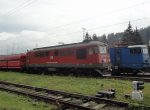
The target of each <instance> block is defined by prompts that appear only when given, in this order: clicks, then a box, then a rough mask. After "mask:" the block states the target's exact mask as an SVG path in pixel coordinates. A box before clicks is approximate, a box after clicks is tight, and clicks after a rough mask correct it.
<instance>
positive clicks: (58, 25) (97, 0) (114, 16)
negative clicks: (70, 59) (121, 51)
mask: <svg viewBox="0 0 150 110" xmlns="http://www.w3.org/2000/svg"><path fill="white" fill-rule="evenodd" d="M149 14H150V0H0V54H6V53H8V54H10V53H20V52H25V51H26V50H27V49H32V48H34V47H42V46H51V45H57V44H58V42H64V43H72V42H80V41H82V39H83V37H82V36H83V31H82V28H86V30H87V31H88V32H89V34H93V33H96V34H97V35H102V34H108V33H112V32H121V31H124V30H125V29H126V28H127V24H128V23H127V22H128V21H131V24H132V26H133V28H135V27H136V26H137V27H138V28H144V27H147V26H149V25H150V15H149ZM144 18H145V19H144Z"/></svg>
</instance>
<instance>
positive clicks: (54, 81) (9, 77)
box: [0, 72, 150, 106]
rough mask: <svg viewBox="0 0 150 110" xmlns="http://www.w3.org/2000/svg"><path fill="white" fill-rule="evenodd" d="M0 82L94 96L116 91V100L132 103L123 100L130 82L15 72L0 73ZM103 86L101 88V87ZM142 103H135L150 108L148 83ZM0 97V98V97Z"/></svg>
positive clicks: (130, 86) (128, 91) (130, 88)
mask: <svg viewBox="0 0 150 110" xmlns="http://www.w3.org/2000/svg"><path fill="white" fill-rule="evenodd" d="M0 80H5V81H10V82H15V83H20V84H29V85H33V86H38V87H46V88H49V89H54V90H61V91H67V92H72V93H80V94H84V95H95V94H96V93H97V92H98V91H99V90H107V89H110V88H114V89H116V98H115V99H116V100H120V101H127V102H134V101H132V100H129V99H125V98H124V94H129V93H131V92H132V81H122V80H113V79H95V78H76V77H71V76H68V77H64V76H48V75H34V74H25V73H15V72H0ZM102 84H103V87H101V85H102ZM143 92H144V101H138V102H136V103H139V104H144V105H148V106H150V83H145V89H144V90H143ZM0 97H1V96H0Z"/></svg>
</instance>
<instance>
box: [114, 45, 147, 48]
mask: <svg viewBox="0 0 150 110" xmlns="http://www.w3.org/2000/svg"><path fill="white" fill-rule="evenodd" d="M123 47H127V48H136V47H141V48H145V47H147V45H129V46H124V45H122V46H115V47H112V48H123Z"/></svg>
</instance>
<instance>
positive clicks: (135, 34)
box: [133, 27, 144, 44]
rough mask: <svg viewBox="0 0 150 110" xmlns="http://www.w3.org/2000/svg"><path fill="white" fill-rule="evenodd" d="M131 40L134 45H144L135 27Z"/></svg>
mask: <svg viewBox="0 0 150 110" xmlns="http://www.w3.org/2000/svg"><path fill="white" fill-rule="evenodd" d="M133 40H134V42H135V43H136V44H144V43H143V41H142V38H141V35H140V33H139V31H138V29H137V27H136V30H135V31H134V39H133Z"/></svg>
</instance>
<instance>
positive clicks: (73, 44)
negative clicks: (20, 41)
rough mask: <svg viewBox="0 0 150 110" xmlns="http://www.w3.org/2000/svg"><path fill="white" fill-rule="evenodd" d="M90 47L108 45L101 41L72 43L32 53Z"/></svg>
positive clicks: (44, 48) (42, 48) (43, 48)
mask: <svg viewBox="0 0 150 110" xmlns="http://www.w3.org/2000/svg"><path fill="white" fill-rule="evenodd" d="M90 45H103V46H107V44H105V43H103V42H100V41H91V42H79V43H71V44H63V45H56V46H48V47H41V48H34V49H33V50H31V51H36V50H47V49H61V48H70V47H79V46H90Z"/></svg>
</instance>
